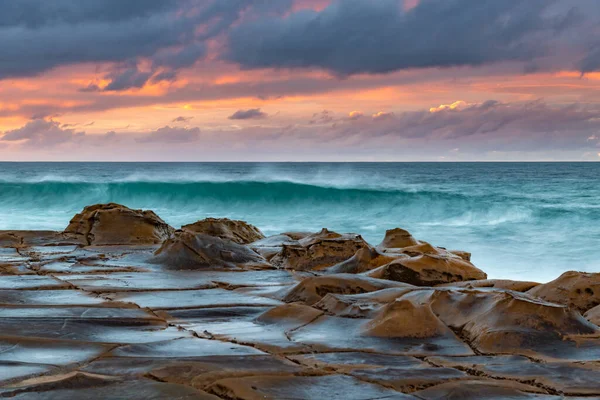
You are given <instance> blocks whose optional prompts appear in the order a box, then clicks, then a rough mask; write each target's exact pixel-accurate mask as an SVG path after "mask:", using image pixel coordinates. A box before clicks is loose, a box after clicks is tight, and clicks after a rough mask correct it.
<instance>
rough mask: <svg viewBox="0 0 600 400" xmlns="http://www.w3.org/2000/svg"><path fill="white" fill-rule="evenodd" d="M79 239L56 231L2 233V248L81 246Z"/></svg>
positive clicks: (0, 239) (0, 242) (0, 243)
mask: <svg viewBox="0 0 600 400" xmlns="http://www.w3.org/2000/svg"><path fill="white" fill-rule="evenodd" d="M80 243H81V241H80V240H78V239H73V238H69V237H68V235H65V234H64V233H62V232H54V231H0V247H15V248H24V247H30V246H50V245H53V246H56V245H61V246H62V245H79V244H80Z"/></svg>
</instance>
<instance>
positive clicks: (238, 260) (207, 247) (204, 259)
mask: <svg viewBox="0 0 600 400" xmlns="http://www.w3.org/2000/svg"><path fill="white" fill-rule="evenodd" d="M150 262H152V263H155V264H160V265H163V266H165V267H166V268H168V269H171V270H193V269H202V268H248V269H252V268H272V267H271V265H270V264H269V263H268V262H267V260H265V259H264V258H263V257H262V256H260V255H259V254H258V253H256V252H255V251H253V250H252V249H250V248H248V247H246V246H242V245H239V244H237V243H234V242H232V241H229V240H224V239H221V238H218V237H213V236H208V235H204V234H200V233H198V234H196V233H192V232H189V231H185V230H179V231H176V232H175V233H174V235H173V236H172V237H171V238H169V239H168V240H166V241H165V242H164V243H163V245H162V246H161V247H160V248H159V249H158V250H157V251H156V253H154V257H153V258H152V259H151V260H150Z"/></svg>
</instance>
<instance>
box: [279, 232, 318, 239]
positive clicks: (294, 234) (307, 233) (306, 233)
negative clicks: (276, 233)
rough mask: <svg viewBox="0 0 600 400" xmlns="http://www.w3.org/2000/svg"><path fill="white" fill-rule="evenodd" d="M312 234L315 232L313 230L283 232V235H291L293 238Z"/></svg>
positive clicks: (301, 237)
mask: <svg viewBox="0 0 600 400" xmlns="http://www.w3.org/2000/svg"><path fill="white" fill-rule="evenodd" d="M312 234H313V232H283V233H281V235H284V236H289V237H290V238H292V239H293V240H300V239H304V238H305V237H307V236H310V235H312Z"/></svg>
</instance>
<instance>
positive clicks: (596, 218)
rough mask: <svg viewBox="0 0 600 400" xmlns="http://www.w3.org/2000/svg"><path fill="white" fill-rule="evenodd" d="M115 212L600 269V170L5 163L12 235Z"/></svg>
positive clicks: (493, 267)
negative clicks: (405, 233)
mask: <svg viewBox="0 0 600 400" xmlns="http://www.w3.org/2000/svg"><path fill="white" fill-rule="evenodd" d="M106 202H116V203H121V204H124V205H127V206H129V207H132V208H143V209H151V210H154V211H155V212H156V213H157V214H158V215H160V216H161V217H162V218H163V219H164V220H165V221H167V222H168V223H170V224H171V225H173V226H175V227H179V226H181V225H182V224H187V223H191V222H194V221H196V220H198V219H202V218H206V217H228V218H234V219H243V220H246V221H248V222H250V223H252V224H254V225H256V226H258V227H259V228H260V229H261V230H262V231H263V232H264V233H265V234H267V235H270V234H276V233H280V232H283V231H289V230H300V231H317V230H319V229H321V228H323V227H327V228H329V229H332V230H336V231H339V232H357V233H360V234H362V235H363V237H364V238H365V239H366V240H368V241H369V242H370V243H372V244H377V243H379V242H380V241H381V239H382V238H383V236H384V234H385V230H386V229H390V228H394V227H402V228H404V229H407V230H409V231H410V232H411V233H413V235H414V236H415V237H417V238H418V239H422V240H426V241H429V242H431V243H432V244H435V245H439V246H443V247H446V248H449V249H461V250H467V251H470V252H472V253H473V259H472V260H473V262H474V264H475V265H476V266H478V267H479V268H481V269H483V270H484V271H486V272H487V273H488V275H489V276H490V277H491V278H510V279H521V280H534V281H542V282H543V281H548V280H552V279H554V278H556V277H557V276H558V275H559V274H561V273H562V272H564V271H566V270H571V269H575V270H581V271H600V164H596V163H0V229H36V230H37V229H50V230H62V229H64V228H65V227H66V226H67V224H68V222H69V220H70V218H71V217H72V216H73V215H74V214H75V213H77V212H79V211H80V210H81V209H82V208H83V207H84V206H86V205H90V204H95V203H106Z"/></svg>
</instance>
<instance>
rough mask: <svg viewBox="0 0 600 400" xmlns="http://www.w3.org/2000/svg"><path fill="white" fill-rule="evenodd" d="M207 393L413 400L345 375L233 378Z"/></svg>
mask: <svg viewBox="0 0 600 400" xmlns="http://www.w3.org/2000/svg"><path fill="white" fill-rule="evenodd" d="M209 390H210V392H211V393H214V394H216V395H217V396H220V397H222V398H224V399H244V400H277V399H302V400H322V399H328V400H373V399H389V400H401V399H415V398H414V397H412V396H410V395H406V394H403V393H400V392H397V391H395V390H393V389H388V388H385V387H383V386H379V385H376V384H373V383H367V382H363V381H361V380H359V379H356V378H352V377H349V376H345V375H325V376H287V377H283V376H252V377H245V378H232V379H223V380H220V381H217V382H215V383H214V384H213V385H212V386H210V387H209Z"/></svg>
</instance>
